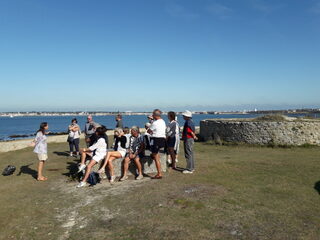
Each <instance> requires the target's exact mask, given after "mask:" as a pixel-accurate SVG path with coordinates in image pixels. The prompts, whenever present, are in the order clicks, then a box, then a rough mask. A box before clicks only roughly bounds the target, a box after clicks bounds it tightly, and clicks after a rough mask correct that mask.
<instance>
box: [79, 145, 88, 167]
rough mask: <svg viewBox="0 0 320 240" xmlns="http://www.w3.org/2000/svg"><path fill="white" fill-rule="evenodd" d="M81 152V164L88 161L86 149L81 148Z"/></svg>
mask: <svg viewBox="0 0 320 240" xmlns="http://www.w3.org/2000/svg"><path fill="white" fill-rule="evenodd" d="M80 153H81V159H80V160H81V164H83V165H84V164H85V162H86V158H87V153H86V152H85V151H84V149H81V150H80Z"/></svg>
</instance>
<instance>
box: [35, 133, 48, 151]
mask: <svg viewBox="0 0 320 240" xmlns="http://www.w3.org/2000/svg"><path fill="white" fill-rule="evenodd" d="M34 141H35V143H36V145H35V147H34V150H33V152H35V153H37V154H47V136H46V135H44V134H43V133H42V132H41V131H39V132H37V135H36V137H35V139H34Z"/></svg>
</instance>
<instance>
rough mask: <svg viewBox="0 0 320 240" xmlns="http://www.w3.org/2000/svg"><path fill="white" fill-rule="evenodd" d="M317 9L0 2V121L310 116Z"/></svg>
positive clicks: (169, 0) (254, 2) (293, 0)
mask: <svg viewBox="0 0 320 240" xmlns="http://www.w3.org/2000/svg"><path fill="white" fill-rule="evenodd" d="M319 43H320V0H283V1H280V0H268V1H266V0H265V1H263V0H241V1H239V0H220V1H218V0H216V1H215V0H193V1H190V0H180V1H179V0H144V1H142V0H126V1H124V0H113V1H111V0H110V1H108V0H55V1H49V0H48V1H43V0H37V1H36V0H28V1H26V0H21V1H17V0H1V1H0V54H1V57H0V81H1V94H0V111H26V110H29V111H30V110H57V111H58V110H106V111H114V110H151V109H153V108H156V107H157V108H162V109H174V110H184V109H186V108H189V109H192V110H205V109H208V110H238V109H239V110H240V109H250V108H251V109H254V108H258V109H271V108H274V109H279V108H300V107H317V108H320V98H319V93H318V92H319V89H320V77H319V76H320V44H319Z"/></svg>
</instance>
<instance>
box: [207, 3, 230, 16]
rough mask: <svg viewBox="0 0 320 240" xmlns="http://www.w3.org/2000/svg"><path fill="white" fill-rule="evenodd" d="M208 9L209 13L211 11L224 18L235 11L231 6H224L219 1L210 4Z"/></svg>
mask: <svg viewBox="0 0 320 240" xmlns="http://www.w3.org/2000/svg"><path fill="white" fill-rule="evenodd" d="M206 10H207V11H208V12H209V13H211V14H213V15H215V16H217V17H219V18H222V19H224V18H228V17H230V16H231V14H232V12H233V10H232V9H231V8H229V7H227V6H224V5H222V4H219V3H213V4H211V5H209V6H207V7H206Z"/></svg>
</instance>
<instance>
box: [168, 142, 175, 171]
mask: <svg viewBox="0 0 320 240" xmlns="http://www.w3.org/2000/svg"><path fill="white" fill-rule="evenodd" d="M168 152H169V154H170V157H171V167H172V168H173V169H175V168H176V153H175V152H174V148H171V147H170V148H168Z"/></svg>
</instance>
